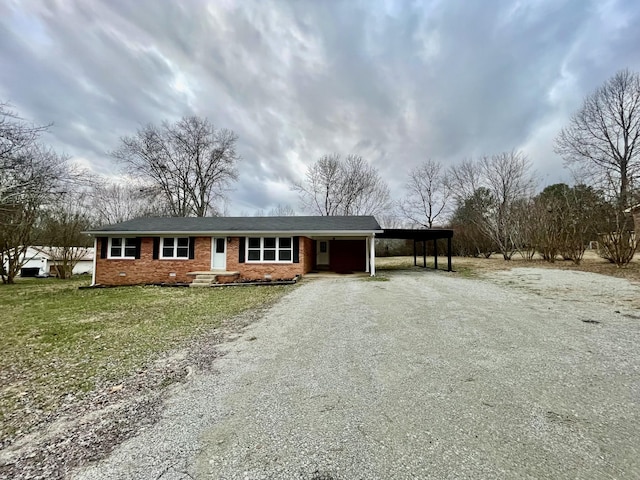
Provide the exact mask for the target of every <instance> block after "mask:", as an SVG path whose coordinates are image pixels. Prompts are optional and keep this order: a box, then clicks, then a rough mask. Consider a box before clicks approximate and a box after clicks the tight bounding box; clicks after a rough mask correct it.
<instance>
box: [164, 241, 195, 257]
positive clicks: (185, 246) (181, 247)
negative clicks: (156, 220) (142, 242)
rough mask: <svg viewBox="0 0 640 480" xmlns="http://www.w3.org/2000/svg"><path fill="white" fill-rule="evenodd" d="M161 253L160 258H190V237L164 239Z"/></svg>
mask: <svg viewBox="0 0 640 480" xmlns="http://www.w3.org/2000/svg"><path fill="white" fill-rule="evenodd" d="M160 252H161V255H160V258H181V259H187V258H189V237H175V238H173V237H166V238H162V239H161V245H160Z"/></svg>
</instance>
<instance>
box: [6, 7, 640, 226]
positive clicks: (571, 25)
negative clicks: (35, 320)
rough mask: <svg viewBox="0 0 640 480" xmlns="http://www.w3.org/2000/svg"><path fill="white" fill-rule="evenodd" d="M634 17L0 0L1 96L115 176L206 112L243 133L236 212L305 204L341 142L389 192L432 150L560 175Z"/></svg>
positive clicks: (453, 158) (637, 13)
mask: <svg viewBox="0 0 640 480" xmlns="http://www.w3.org/2000/svg"><path fill="white" fill-rule="evenodd" d="M638 25H640V2H638V1H637V0H595V1H588V0H504V1H503V0H423V1H415V2H409V1H381V0H362V1H356V0H350V1H346V0H345V1H331V0H323V1H321V0H317V1H312V0H306V1H305V0H291V1H267V0H256V1H248V0H243V1H239V0H237V1H232V0H212V1H209V2H205V1H204V0H202V1H200V0H192V1H186V0H181V1H169V0H148V1H142V0H135V1H132V0H104V1H97V0H95V1H94V0H77V1H55V0H33V1H28V0H15V1H14V0H0V101H5V102H10V103H11V104H12V105H13V107H14V110H16V111H17V112H18V113H20V115H22V116H23V117H25V118H27V119H30V120H33V121H34V122H37V123H49V122H53V124H54V125H53V127H52V128H51V130H50V133H49V134H48V135H47V137H46V139H45V140H46V141H47V142H49V143H50V144H52V145H53V146H54V147H55V148H56V149H57V150H59V151H61V152H65V153H67V154H69V155H71V156H72V157H73V158H74V159H75V160H77V161H78V162H80V163H82V164H84V165H87V166H90V168H92V169H93V170H94V171H95V172H97V173H103V174H107V175H115V174H117V173H118V170H117V169H118V168H119V167H118V165H116V164H115V163H114V162H113V160H112V159H111V158H110V157H109V154H108V152H110V151H112V150H114V149H115V148H116V147H117V146H118V142H119V138H120V137H121V136H123V135H129V134H132V133H134V132H135V131H136V129H137V128H138V127H139V126H140V125H142V124H146V123H150V122H151V123H160V122H161V121H162V120H165V119H166V120H176V119H178V118H180V117H181V116H184V115H193V114H195V115H200V116H205V117H208V118H209V119H210V120H211V121H212V122H213V123H214V124H215V125H216V126H217V127H220V128H229V129H232V130H234V131H235V132H236V133H237V134H238V136H239V143H238V147H239V152H240V154H241V155H242V157H243V159H242V162H241V164H240V180H239V182H238V183H237V185H236V188H235V191H233V192H232V194H231V201H230V205H229V212H230V213H231V214H238V213H240V212H243V213H244V212H253V211H255V210H257V209H265V210H268V209H270V208H272V207H274V206H275V205H276V204H278V203H283V204H286V203H289V204H291V205H292V206H293V207H294V208H297V207H298V205H297V198H296V195H295V193H293V192H291V190H290V188H289V187H290V185H291V184H292V182H293V181H295V180H299V179H301V178H302V176H303V175H304V172H305V170H306V168H307V166H308V165H309V164H311V163H313V162H314V161H315V160H316V159H318V158H319V157H320V156H321V155H322V154H325V153H331V152H339V153H342V154H348V153H357V154H360V155H362V156H363V157H365V158H366V159H367V160H369V161H370V162H371V163H372V164H374V165H375V166H376V167H377V168H378V169H379V171H380V172H381V174H382V175H383V176H384V178H385V179H386V180H387V181H388V182H389V184H390V186H391V188H392V192H393V193H394V195H395V196H399V195H400V194H401V191H402V185H403V183H404V182H405V179H406V174H407V172H408V171H409V170H410V169H411V168H412V167H414V166H416V165H418V164H419V163H420V162H422V161H424V160H425V159H428V158H431V159H435V160H439V161H441V162H443V163H445V164H455V163H456V162H459V161H461V160H462V159H464V158H466V157H475V156H479V155H482V154H492V153H499V152H502V151H507V150H511V149H514V148H515V149H521V150H523V151H524V152H525V153H526V154H527V155H528V156H529V158H530V159H531V161H532V162H533V164H534V165H535V168H536V171H537V173H538V175H539V177H540V178H541V181H542V183H543V184H549V183H555V182H557V181H570V180H571V176H570V174H569V172H567V171H566V170H564V169H563V166H562V161H561V159H559V158H558V156H557V155H555V154H554V153H553V139H554V138H555V136H556V135H557V134H558V132H559V130H560V128H562V127H563V126H564V125H566V122H567V120H568V118H569V116H570V115H571V113H572V112H573V111H575V110H576V109H577V108H579V106H580V104H581V102H582V100H583V98H584V96H585V95H586V94H588V93H589V92H591V91H592V90H593V89H594V88H596V87H597V86H599V85H600V84H602V83H603V82H604V81H605V80H606V79H608V78H609V77H611V76H612V75H613V74H614V73H615V72H616V71H617V70H620V69H622V68H630V69H631V70H634V71H640V28H638Z"/></svg>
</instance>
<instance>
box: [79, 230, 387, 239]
mask: <svg viewBox="0 0 640 480" xmlns="http://www.w3.org/2000/svg"><path fill="white" fill-rule="evenodd" d="M383 231H384V230H337V231H334V230H305V231H298V230H296V231H281V230H277V231H276V230H273V231H271V230H252V231H197V232H174V231H157V232H132V231H108V232H96V231H93V232H83V233H86V234H88V235H91V236H93V237H103V236H104V237H115V236H119V237H141V236H145V237H162V236H174V237H186V236H191V237H250V236H266V235H271V236H274V237H278V236H279V237H294V236H300V237H356V236H369V235H375V234H376V233H382V232H383Z"/></svg>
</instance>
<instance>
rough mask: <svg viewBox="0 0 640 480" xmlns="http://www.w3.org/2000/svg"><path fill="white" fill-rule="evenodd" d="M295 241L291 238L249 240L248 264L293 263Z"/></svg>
mask: <svg viewBox="0 0 640 480" xmlns="http://www.w3.org/2000/svg"><path fill="white" fill-rule="evenodd" d="M292 261H293V239H292V238H291V237H249V238H247V262H256V263H257V262H262V263H269V262H270V263H291V262H292Z"/></svg>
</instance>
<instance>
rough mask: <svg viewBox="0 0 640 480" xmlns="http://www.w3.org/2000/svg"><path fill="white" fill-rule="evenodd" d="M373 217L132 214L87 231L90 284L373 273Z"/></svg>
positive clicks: (376, 229)
mask: <svg viewBox="0 0 640 480" xmlns="http://www.w3.org/2000/svg"><path fill="white" fill-rule="evenodd" d="M382 232H383V230H382V229H381V228H380V225H379V224H378V222H377V221H376V219H375V218H374V217H372V216H344V217H297V216H291V217H205V218H193V217H189V218H178V217H169V218H160V217H153V218H137V219H134V220H129V221H127V222H122V223H117V224H113V225H107V226H104V227H100V228H97V229H95V230H91V231H89V232H87V233H89V234H90V235H92V236H93V237H94V239H95V252H96V255H95V256H94V268H93V284H94V285H136V284H160V283H191V282H194V283H195V282H199V283H201V284H210V283H211V282H219V283H224V282H228V281H249V280H265V279H271V280H284V279H292V278H294V277H296V276H298V275H304V274H305V273H308V272H311V271H313V270H316V269H318V270H330V271H336V272H357V271H362V272H369V273H370V274H371V275H372V276H373V275H375V249H374V240H375V236H376V233H382ZM199 277H200V278H199Z"/></svg>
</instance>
